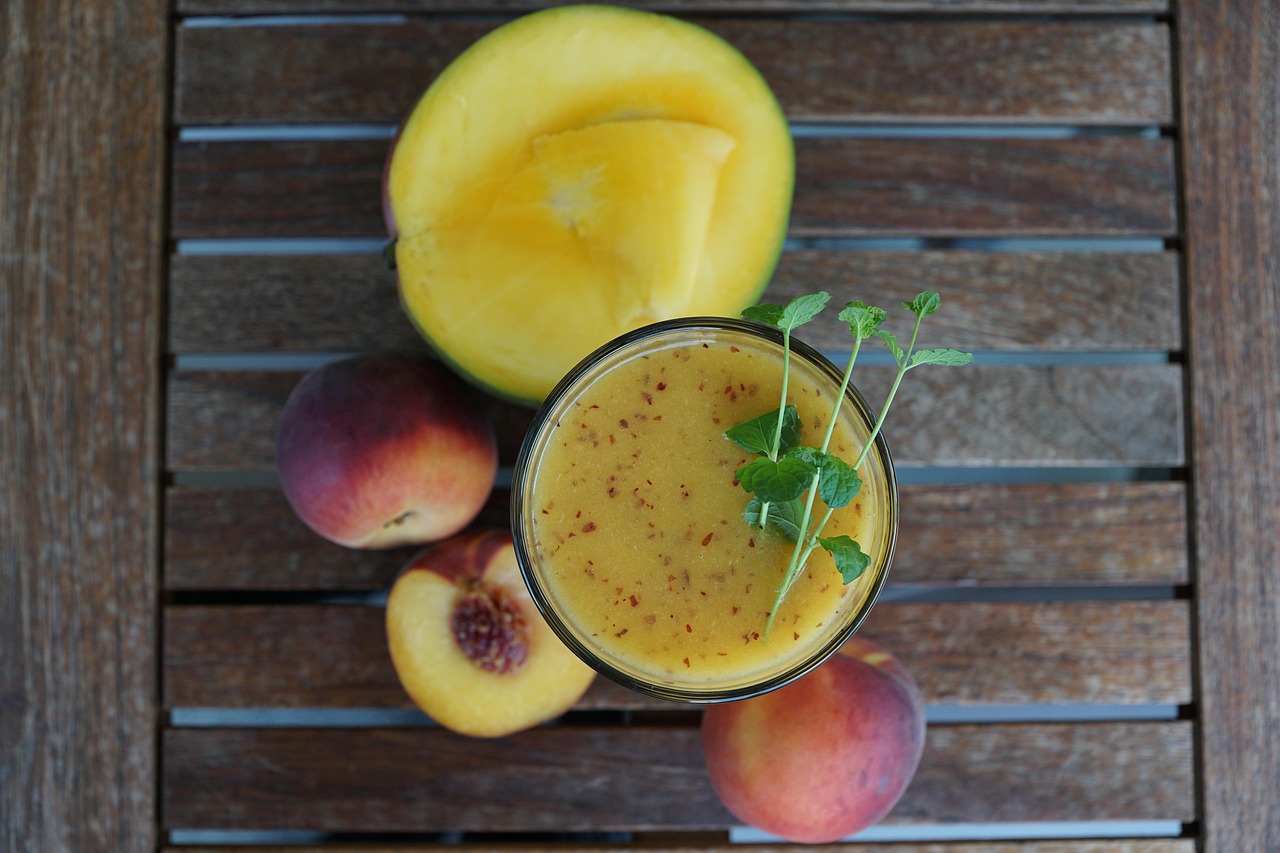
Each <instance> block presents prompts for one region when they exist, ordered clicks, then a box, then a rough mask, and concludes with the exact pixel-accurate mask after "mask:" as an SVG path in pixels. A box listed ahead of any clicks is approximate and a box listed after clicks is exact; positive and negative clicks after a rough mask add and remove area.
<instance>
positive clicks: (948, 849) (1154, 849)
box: [164, 834, 1196, 853]
mask: <svg viewBox="0 0 1280 853" xmlns="http://www.w3.org/2000/svg"><path fill="white" fill-rule="evenodd" d="M681 840H682V839H679V838H672V836H671V835H670V834H663V836H662V838H661V841H662V844H661V845H658V844H655V843H653V842H651V841H649V840H648V839H644V847H643V849H644V850H645V853H730V851H732V853H804V851H810V853H811V851H813V850H814V848H813V847H811V846H799V845H786V844H781V843H779V844H769V845H767V846H765V845H751V844H732V845H730V844H728V843H724V844H714V843H708V841H707V839H706V838H705V837H704V834H699V835H693V834H690V838H689V840H688V843H685V844H682V843H680V841H681ZM672 844H676V845H678V846H668V845H672ZM336 849H338V850H339V851H340V853H412V851H414V850H430V849H434V848H431V847H425V848H412V847H405V846H403V845H394V846H390V847H387V846H382V845H374V846H370V845H367V844H344V845H343V846H342V847H341V848H336ZM520 849H521V851H523V853H619V851H622V850H634V849H636V845H633V844H626V845H616V846H613V845H596V844H592V845H587V844H582V843H571V844H570V843H566V844H564V845H559V846H557V845H530V844H521V845H520ZM856 849H857V851H858V853H1195V849H1196V842H1195V839H1192V838H1134V839H1129V838H1115V839H1108V840H1106V841H1004V842H999V841H980V842H971V843H970V842H959V843H956V842H946V843H936V844H929V843H917V842H911V843H909V844H896V843H893V842H874V841H864V842H859V843H858V847H857V848H856ZM334 850H335V848H333V847H305V846H303V847H295V846H292V845H291V846H290V847H289V853H334ZM449 850H450V851H452V853H481V851H484V853H492V851H493V847H492V846H491V845H484V846H479V845H473V844H466V843H464V844H450V845H449ZM279 851H280V848H279V847H251V846H240V845H237V846H235V847H203V846H201V847H196V846H185V845H184V846H182V847H166V848H164V853H279Z"/></svg>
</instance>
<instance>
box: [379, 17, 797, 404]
mask: <svg viewBox="0 0 1280 853" xmlns="http://www.w3.org/2000/svg"><path fill="white" fill-rule="evenodd" d="M793 172H794V161H793V155H792V149H791V139H790V134H789V130H788V127H787V124H786V120H785V117H783V115H782V114H781V112H780V111H779V109H778V106H777V103H776V101H775V100H774V99H773V97H772V94H771V93H770V92H769V90H768V88H767V86H766V85H765V84H764V82H763V81H762V80H761V79H760V77H759V75H758V74H757V73H756V72H755V70H754V69H753V68H752V67H751V66H750V64H749V63H748V62H747V61H746V60H745V59H744V58H743V57H742V56H741V55H740V54H738V53H737V52H736V51H734V50H733V49H732V48H731V47H729V46H728V45H726V44H725V43H724V42H723V41H721V40H720V39H719V38H717V37H716V36H714V35H712V34H710V33H709V32H707V31H705V30H702V29H700V28H698V27H695V26H693V25H690V24H687V23H684V22H680V21H677V20H675V19H671V18H667V17H665V16H661V15H654V14H651V13H645V12H637V11H633V10H626V9H619V8H612V7H594V6H579V7H563V8H559V9H552V10H547V11H545V12H539V13H535V14H533V15H528V16H525V17H524V18H521V19H518V20H517V21H515V22H513V23H512V24H508V25H507V26H505V27H502V28H500V29H499V30H497V31H495V32H494V33H492V34H490V35H489V36H487V37H486V38H484V39H482V40H481V41H480V42H478V43H477V44H476V45H474V46H473V47H472V48H471V49H469V50H468V51H467V52H466V53H464V54H463V56H462V57H460V58H459V59H458V60H457V61H455V62H454V63H453V64H452V65H451V66H450V67H449V69H447V70H446V71H445V72H444V73H443V74H442V75H441V76H440V78H439V79H438V80H437V81H436V82H435V83H434V84H433V85H432V87H431V88H430V89H429V90H428V92H427V94H426V95H425V96H424V98H423V100H422V101H421V102H420V103H419V105H418V107H417V108H416V109H415V110H414V112H413V114H412V115H411V116H410V119H409V120H408V121H407V122H406V124H405V127H404V128H403V130H402V132H401V135H400V138H399V140H398V143H397V145H396V148H395V150H394V152H393V155H392V160H391V164H390V169H389V171H388V181H387V194H388V200H389V204H390V209H391V212H392V215H393V217H394V220H395V228H396V230H397V231H398V240H397V244H396V264H397V269H398V274H399V278H400V288H401V298H402V301H403V303H404V306H405V309H406V311H407V313H408V314H409V315H410V317H411V318H412V319H413V321H414V323H415V324H416V325H417V326H418V328H419V330H420V331H422V333H423V334H424V336H425V337H426V338H427V339H428V340H430V341H431V342H432V343H433V344H434V345H435V346H436V347H437V348H438V349H439V350H441V351H442V353H443V354H444V355H445V356H446V357H447V358H448V359H449V360H450V361H452V362H453V363H454V364H455V366H457V367H459V368H460V369H461V370H462V371H463V372H464V373H466V374H468V375H470V376H471V377H472V378H473V379H475V380H476V381H478V382H479V383H481V384H483V385H485V386H487V387H489V388H491V389H493V390H495V391H497V392H499V393H501V394H503V395H505V396H508V397H513V398H516V399H520V400H524V401H528V402H538V401H540V400H541V399H542V398H543V397H544V396H545V395H546V394H547V393H548V392H549V391H550V390H551V388H552V386H553V385H554V384H555V383H556V382H557V381H558V380H559V379H560V378H561V376H563V375H564V374H565V373H566V372H567V371H568V370H569V369H570V368H572V367H573V365H574V364H576V363H577V362H578V361H579V360H580V359H581V358H583V357H584V356H586V355H587V354H589V353H590V352H591V351H592V350H593V349H595V348H596V347H597V346H599V345H601V344H603V343H605V342H606V341H608V340H609V339H611V338H613V337H615V336H616V335H618V334H621V333H622V332H625V331H628V330H630V329H633V328H636V327H638V326H640V325H643V324H645V323H649V322H652V321H655V320H660V319H667V318H671V317H677V316H688V315H693V314H737V313H738V312H739V311H740V310H741V309H742V308H743V307H745V306H746V305H748V304H751V303H752V302H754V301H755V300H756V299H757V298H758V296H759V294H760V293H761V291H762V290H763V289H764V286H765V284H766V283H767V281H768V278H769V275H770V273H771V272H772V269H773V266H774V264H775V263H776V260H777V255H778V253H779V251H780V249H781V242H782V239H783V237H784V236H785V231H786V222H787V216H788V213H789V207H790V197H791V189H792V183H793Z"/></svg>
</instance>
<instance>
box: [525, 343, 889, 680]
mask: <svg viewBox="0 0 1280 853" xmlns="http://www.w3.org/2000/svg"><path fill="white" fill-rule="evenodd" d="M779 339H780V336H776V335H773V334H772V333H771V332H770V331H768V330H764V329H762V328H760V327H756V326H753V325H750V324H745V323H739V322H737V321H715V320H707V319H702V320H698V321H674V322H672V323H665V324H658V325H657V326H655V327H649V328H648V329H646V330H641V331H640V332H637V333H633V334H632V335H630V336H624V338H622V339H620V341H623V342H624V343H621V344H616V345H615V346H614V348H613V349H612V350H610V351H609V352H608V353H607V354H603V355H602V354H599V353H598V354H597V356H596V357H594V358H595V360H594V361H591V360H589V361H588V364H589V365H590V366H588V367H584V368H582V369H581V370H580V371H579V372H578V373H576V374H571V376H570V377H569V378H568V379H566V382H565V383H562V384H561V386H560V387H559V388H558V389H557V391H556V392H553V395H552V397H551V398H550V399H549V400H548V401H547V403H546V404H545V405H544V412H543V414H544V415H545V417H544V418H543V419H542V420H540V421H539V423H538V424H537V425H535V428H534V429H533V430H532V431H531V433H530V436H529V438H528V439H526V446H525V448H524V449H523V450H522V453H521V460H520V462H519V463H518V464H517V472H516V478H515V483H514V484H513V489H512V494H513V520H514V522H515V525H514V526H515V528H516V530H517V553H518V554H519V555H520V556H521V561H522V569H523V570H524V571H525V576H526V577H525V579H526V581H527V582H528V583H529V584H530V587H531V590H532V591H533V593H534V598H535V600H536V601H538V603H539V607H541V608H542V609H543V612H544V615H545V616H546V617H547V619H548V621H549V622H550V623H551V625H552V627H553V628H556V630H557V633H559V634H560V636H561V639H563V640H565V642H566V644H567V645H569V647H570V648H572V649H574V650H575V651H576V652H577V653H578V654H579V655H581V656H582V657H583V658H584V659H585V660H587V662H588V663H590V664H592V665H593V666H595V667H596V668H597V669H598V670H600V671H601V672H603V673H605V674H606V675H609V676H611V677H614V678H615V679H617V680H619V681H621V682H622V683H624V684H627V685H628V686H631V687H634V688H636V689H639V690H642V691H644V692H649V693H652V694H654V695H659V696H664V697H666V698H674V699H686V700H691V701H715V700H720V699H727V698H736V697H739V696H742V695H748V694H750V693H755V692H760V691H761V690H764V689H770V688H772V687H775V686H780V685H781V684H782V683H785V682H786V681H788V680H791V679H792V678H794V677H798V675H800V674H803V672H805V671H808V670H809V669H811V668H812V667H813V666H816V665H817V663H820V662H821V660H823V659H825V657H826V656H827V655H828V654H830V653H831V652H832V651H834V650H835V648H837V647H838V646H839V645H840V643H841V642H843V640H844V639H845V638H847V636H848V635H849V634H850V633H852V630H853V629H854V628H855V627H856V625H857V623H858V622H859V621H860V619H861V617H862V616H863V615H865V612H866V611H867V609H869V607H870V605H871V603H872V602H873V600H874V597H875V595H876V593H877V592H878V591H879V589H880V588H881V586H882V584H883V582H884V577H885V572H886V569H887V566H888V559H889V557H890V554H891V552H892V547H893V539H894V533H895V528H896V505H897V495H896V487H895V483H894V479H893V473H892V465H891V463H889V461H888V453H887V450H886V449H885V448H884V445H883V444H882V443H879V442H878V443H877V450H875V451H873V452H872V453H871V454H870V456H869V457H868V460H867V462H866V463H865V464H864V465H863V468H862V470H860V472H859V473H860V474H861V476H862V478H863V481H864V483H863V487H862V491H861V492H860V494H859V495H858V497H857V498H856V499H855V500H854V501H853V502H852V503H851V504H850V505H849V506H847V507H844V508H842V509H840V510H837V511H836V513H835V515H834V516H833V517H832V519H831V521H830V522H828V524H827V527H826V528H825V529H824V531H823V535H824V536H835V535H838V534H847V535H849V536H851V537H853V538H854V539H856V540H857V541H858V542H860V543H861V544H862V546H863V549H864V550H865V551H866V552H867V553H868V554H870V555H871V557H872V564H871V566H870V567H869V568H868V570H867V571H866V572H865V573H864V574H863V575H862V577H861V578H859V579H858V580H857V581H855V582H853V583H851V584H848V585H846V584H844V583H843V581H842V579H841V577H840V574H839V572H838V571H837V570H836V568H835V566H834V563H833V561H832V559H831V557H830V555H828V554H827V553H826V552H825V551H823V550H821V549H819V550H817V551H815V552H814V553H813V555H812V556H811V557H810V558H809V561H808V564H807V567H806V571H805V572H804V574H803V575H802V576H801V578H800V579H799V580H798V581H797V582H796V583H795V585H794V586H793V587H792V588H791V590H790V591H789V593H788V594H787V596H786V598H785V599H784V601H783V603H782V606H781V609H780V612H779V614H778V616H777V618H776V619H775V620H774V623H773V626H772V629H771V630H770V631H769V632H768V634H767V636H766V633H765V623H766V621H767V620H768V618H769V612H770V610H771V608H772V607H773V604H774V599H775V596H776V594H777V591H778V585H779V583H780V581H781V578H782V576H783V574H784V572H785V570H786V566H787V563H788V561H789V559H790V557H791V553H792V549H793V548H794V542H793V541H792V540H790V539H788V538H786V537H785V536H784V535H782V534H781V533H780V532H778V531H776V530H774V529H772V528H770V529H767V530H761V529H759V528H753V527H751V526H749V525H748V524H747V523H746V522H745V521H744V520H743V516H742V510H743V508H744V506H745V505H746V503H747V501H748V498H749V495H748V494H747V493H746V492H745V491H744V490H743V489H742V488H741V486H740V485H739V484H738V483H737V481H736V480H735V479H734V472H735V471H736V470H738V469H739V468H741V467H742V466H743V465H745V464H746V463H747V462H748V461H750V460H751V459H752V458H754V455H753V454H751V453H748V452H747V451H745V450H743V449H742V448H740V447H738V446H737V445H736V444H734V443H732V442H731V441H729V440H727V439H726V438H725V437H724V431H725V430H726V429H728V428H729V427H732V426H734V425H736V424H738V423H741V422H742V421H746V420H748V419H750V418H753V417H756V416H758V415H761V414H764V413H766V412H770V411H776V410H777V407H778V404H779V400H780V396H779V395H780V393H781V383H782V349H781V346H780V345H779V343H778V340H779ZM628 341H629V342H628ZM606 349H608V348H606ZM792 352H793V355H792V367H791V374H790V380H789V386H788V401H789V402H790V403H792V404H793V405H795V406H796V407H797V409H798V411H799V413H800V421H801V424H802V425H803V430H804V433H803V439H802V440H803V441H804V443H808V444H818V443H820V442H821V437H822V435H823V434H824V432H825V430H826V426H827V423H828V421H829V419H830V417H831V409H832V404H833V402H834V399H835V395H836V394H837V392H838V391H839V378H840V377H839V374H838V373H836V372H835V369H834V368H832V367H830V365H829V364H827V363H826V362H825V361H824V360H823V359H822V358H821V356H818V355H817V354H816V353H814V352H813V351H812V350H809V349H808V348H807V347H804V346H803V345H802V344H797V343H796V342H794V341H793V350H792ZM871 422H872V419H871V416H870V414H869V413H867V412H866V411H865V407H863V405H862V403H861V401H860V400H859V399H857V398H856V396H855V395H852V394H851V395H849V396H848V397H847V398H846V400H845V403H844V405H843V406H842V408H841V414H840V418H839V421H838V423H837V426H836V430H835V433H834V436H833V439H832V442H831V445H830V449H831V450H832V451H833V452H834V453H837V454H838V455H840V456H841V457H842V458H844V459H846V460H848V461H852V460H853V459H854V458H855V457H856V456H857V454H858V452H859V451H860V450H861V448H862V445H863V441H864V439H865V437H866V435H867V434H868V433H869V432H870V429H871ZM819 506H820V507H821V504H820V503H819Z"/></svg>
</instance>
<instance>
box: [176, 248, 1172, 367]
mask: <svg viewBox="0 0 1280 853" xmlns="http://www.w3.org/2000/svg"><path fill="white" fill-rule="evenodd" d="M169 276H170V278H169V349H170V350H171V351H172V352H179V353H182V352H191V353H217V352H230V353H241V352H272V351H286V352H287V351H301V352H323V351H340V352H352V351H363V350H373V349H379V348H384V347H396V346H412V345H418V344H419V343H420V340H419V338H418V334H417V332H415V331H414V330H413V327H412V326H411V324H410V323H409V321H408V319H407V318H406V317H405V315H404V312H403V311H402V309H401V307H400V301H399V297H398V296H397V294H396V283H395V273H394V272H393V271H392V270H389V269H387V268H386V266H385V265H384V264H383V262H382V259H381V258H379V257H377V256H375V255H274V256H272V255H260V256H226V255H213V256H209V255H177V256H174V257H173V258H172V260H171V263H170V269H169ZM816 290H826V291H828V292H830V293H831V294H832V301H833V304H838V305H843V304H844V303H846V302H848V301H851V300H853V299H861V300H862V301H864V302H868V303H870V304H873V305H884V306H887V307H896V306H897V303H898V302H901V301H902V300H904V299H909V298H911V296H913V295H914V294H915V293H917V292H919V291H921V290H936V291H938V292H940V293H942V295H943V299H944V301H945V303H946V310H944V311H941V312H939V313H938V314H936V315H935V316H934V317H932V318H930V320H929V322H928V323H926V324H925V325H924V327H923V328H922V329H921V338H920V344H921V346H926V347H933V346H952V347H957V348H960V349H969V350H1025V349H1035V350H1054V351H1058V350H1064V351H1065V350H1123V351H1138V350H1154V351H1177V350H1180V349H1181V347H1182V343H1181V316H1180V300H1181V295H1180V293H1181V291H1180V286H1179V280H1178V256H1177V254H1176V253H1173V252H1143V253H1127V252H1030V253H1005V252H972V251H961V250H955V251H918V252H913V251H834V250H833V251H825V250H816V249H809V250H797V251H789V252H784V253H783V255H782V259H781V261H780V262H779V264H778V269H777V272H776V274H775V276H774V278H773V282H772V283H771V284H770V286H769V290H768V292H767V293H766V295H765V299H767V300H769V301H773V302H782V303H785V302H786V301H787V300H789V299H790V298H791V297H793V296H796V295H798V294H800V293H802V292H805V293H811V292H813V291H816ZM246 306H252V309H253V310H245V309H246ZM838 325H839V324H837V323H834V322H830V323H814V324H812V325H811V326H806V327H805V340H806V341H808V342H809V343H811V344H813V345H814V346H816V347H818V348H819V349H822V350H824V351H836V350H839V349H842V348H844V349H847V348H848V336H847V334H844V333H841V332H840V329H839V328H838Z"/></svg>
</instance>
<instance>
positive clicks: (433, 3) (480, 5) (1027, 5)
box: [177, 0, 1169, 16]
mask: <svg viewBox="0 0 1280 853" xmlns="http://www.w3.org/2000/svg"><path fill="white" fill-rule="evenodd" d="M546 5H547V3H546V0H482V2H477V0H178V3H177V8H178V11H179V12H180V13H183V14H189V15H236V14H267V13H274V14H279V13H289V12H300V13H311V14H316V13H320V12H339V13H341V12H352V13H361V12H374V13H379V12H455V13H456V12H468V13H473V14H479V13H496V14H503V13H511V12H527V11H532V10H533V9H539V8H542V7H543V6H546ZM628 5H633V6H638V7H641V8H645V9H652V10H655V11H661V12H670V13H690V12H694V13H699V12H732V13H733V14H735V15H742V14H747V13H765V14H775V13H779V12H788V13H804V12H935V13H942V14H970V13H974V12H983V13H996V14H1000V13H1016V14H1064V15H1089V16H1095V15H1143V14H1148V15H1157V14H1162V13H1165V12H1168V11H1169V3H1168V0H641V2H636V3H631V4H628Z"/></svg>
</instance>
